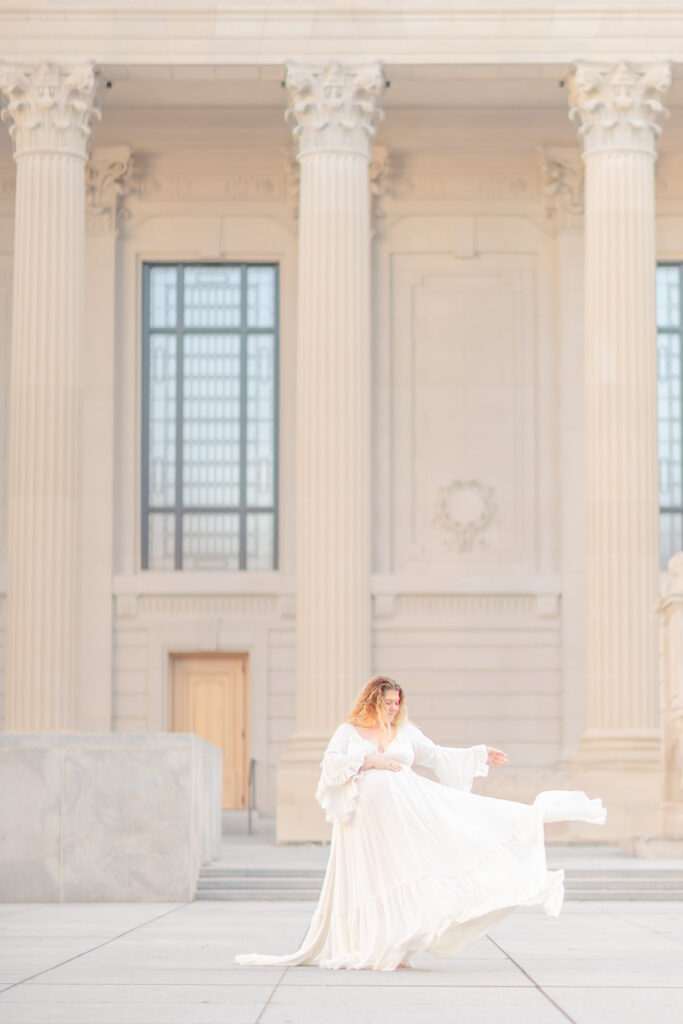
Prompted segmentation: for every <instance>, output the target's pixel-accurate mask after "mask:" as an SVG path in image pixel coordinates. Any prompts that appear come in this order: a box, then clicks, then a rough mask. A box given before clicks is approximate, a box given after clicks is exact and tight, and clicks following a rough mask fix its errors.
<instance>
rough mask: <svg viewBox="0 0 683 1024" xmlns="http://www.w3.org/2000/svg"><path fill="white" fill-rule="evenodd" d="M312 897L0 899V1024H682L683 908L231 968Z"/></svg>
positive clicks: (581, 916)
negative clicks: (407, 964)
mask: <svg viewBox="0 0 683 1024" xmlns="http://www.w3.org/2000/svg"><path fill="white" fill-rule="evenodd" d="M313 906H314V904H313V903H311V902H291V903H289V902H265V901H264V902H230V903H227V902H216V901H206V902H193V903H186V904H135V905H131V904H73V903H72V904H11V903H9V904H4V905H2V906H0V950H1V953H0V1024H366V1022H367V1024H417V1022H419V1024H454V1022H458V1024H494V1022H495V1024H522V1022H524V1024H529V1022H532V1024H563V1022H567V1021H573V1022H574V1024H636V1022H637V1024H650V1022H652V1024H681V1022H682V1021H683V904H682V903H680V902H678V903H675V902H647V903H646V902H634V903H630V902H629V903H625V902H624V903H622V902H605V903H588V902H585V903H584V902H576V903H569V902H568V903H566V904H565V907H564V910H563V912H562V916H561V917H560V918H559V919H551V918H548V917H546V916H545V914H543V912H542V911H540V910H538V909H536V908H533V909H523V910H518V911H516V912H515V913H514V914H513V915H511V916H510V917H508V918H507V919H506V920H505V921H503V922H502V923H501V924H499V925H498V926H496V927H495V928H494V929H492V931H491V933H490V935H489V936H487V937H486V938H483V939H480V940H479V941H478V942H477V943H475V944H474V945H472V946H471V947H470V948H469V949H467V950H465V951H464V953H463V954H461V955H460V956H459V957H457V958H455V959H452V960H437V959H434V958H430V957H418V958H416V962H415V963H416V966H415V967H414V968H413V969H411V970H404V971H397V972H394V973H384V972H381V973H380V972H363V971H361V972H356V971H348V972H347V971H322V970H319V969H318V968H315V967H298V968H289V969H282V968H270V967H237V966H236V965H235V964H234V962H233V957H234V955H235V954H236V953H238V952H251V951H259V952H273V953H280V952H282V953H284V952H289V951H291V950H293V949H295V948H296V947H297V945H298V944H299V942H300V940H301V938H302V936H303V935H304V933H305V931H306V928H307V925H308V921H309V919H310V916H311V912H312V909H313Z"/></svg>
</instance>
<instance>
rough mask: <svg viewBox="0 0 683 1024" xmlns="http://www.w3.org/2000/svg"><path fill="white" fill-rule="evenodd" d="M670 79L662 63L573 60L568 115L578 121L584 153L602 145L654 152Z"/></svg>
mask: <svg viewBox="0 0 683 1024" xmlns="http://www.w3.org/2000/svg"><path fill="white" fill-rule="evenodd" d="M670 84H671V66H670V65H669V64H668V63H666V62H662V63H657V64H632V63H628V62H626V61H621V62H619V63H618V64H588V63H577V64H575V65H574V66H573V68H572V72H571V77H570V81H569V105H570V110H569V117H570V119H571V120H572V121H573V122H574V123H575V124H576V125H577V126H578V135H579V139H580V140H581V142H582V143H583V155H584V156H589V155H590V154H591V153H597V152H600V151H601V150H606V149H607V150H609V149H619V150H635V151H639V152H643V153H650V154H651V155H652V156H654V155H655V146H656V142H657V138H658V136H659V134H660V132H661V130H662V127H661V122H662V120H663V119H664V118H665V117H666V116H667V111H666V108H665V107H664V105H663V103H662V98H663V96H664V95H665V93H666V91H667V89H668V88H669V85H670Z"/></svg>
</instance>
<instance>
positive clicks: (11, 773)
mask: <svg viewBox="0 0 683 1024" xmlns="http://www.w3.org/2000/svg"><path fill="white" fill-rule="evenodd" d="M221 761H222V758H221V752H220V750H219V749H218V748H217V747H215V746H213V745H212V744H210V743H206V742H205V741H204V740H201V739H199V738H198V737H197V736H194V735H192V734H190V733H164V734H144V735H119V734H96V735H95V734H94V735H7V736H3V737H2V738H1V739H0V778H2V786H0V818H1V821H0V898H1V899H3V900H5V901H10V902H32V901H43V902H51V901H65V902H67V901H68V902H93V901H94V902H121V901H123V902H138V901H139V902H146V901H162V902H164V901H173V902H175V901H181V900H191V899H192V898H193V896H194V892H195V887H196V881H197V876H198V873H199V867H200V864H202V863H207V862H208V861H210V860H213V859H214V858H215V857H217V856H218V854H219V850H220V821H221V817H220V815H221V771H222V763H221Z"/></svg>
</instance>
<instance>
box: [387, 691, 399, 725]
mask: <svg viewBox="0 0 683 1024" xmlns="http://www.w3.org/2000/svg"><path fill="white" fill-rule="evenodd" d="M400 707H401V694H400V693H399V692H398V690H387V691H386V693H385V694H384V712H385V714H386V716H387V721H388V723H389V725H392V724H393V722H394V719H395V718H396V715H397V714H398V711H399V708H400Z"/></svg>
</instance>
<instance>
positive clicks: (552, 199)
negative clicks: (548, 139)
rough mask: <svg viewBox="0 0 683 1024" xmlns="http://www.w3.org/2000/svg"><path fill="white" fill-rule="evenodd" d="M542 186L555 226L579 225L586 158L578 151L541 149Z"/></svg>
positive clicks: (547, 208)
mask: <svg viewBox="0 0 683 1024" xmlns="http://www.w3.org/2000/svg"><path fill="white" fill-rule="evenodd" d="M539 158H540V170H541V187H542V189H543V193H544V195H545V197H546V211H547V214H548V217H549V218H551V219H552V221H553V222H554V227H555V228H556V229H559V228H564V227H580V226H581V222H582V219H583V209H584V200H583V179H584V174H583V161H582V160H581V157H580V156H579V154H578V153H565V152H558V151H553V150H548V149H541V150H540V153H539Z"/></svg>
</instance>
